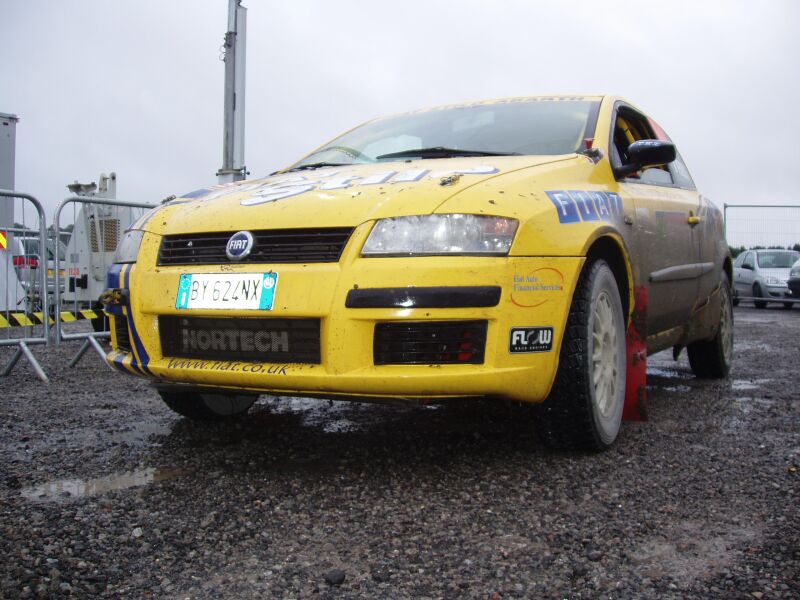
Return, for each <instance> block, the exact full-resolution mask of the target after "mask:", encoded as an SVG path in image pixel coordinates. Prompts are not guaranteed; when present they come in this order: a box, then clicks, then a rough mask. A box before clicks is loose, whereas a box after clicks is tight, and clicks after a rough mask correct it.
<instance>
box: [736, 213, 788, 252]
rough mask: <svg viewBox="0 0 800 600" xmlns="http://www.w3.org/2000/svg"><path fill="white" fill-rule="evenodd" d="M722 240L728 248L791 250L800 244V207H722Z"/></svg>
mask: <svg viewBox="0 0 800 600" xmlns="http://www.w3.org/2000/svg"><path fill="white" fill-rule="evenodd" d="M724 216H725V237H726V238H727V239H728V245H729V246H730V247H731V248H734V249H738V248H742V247H744V248H745V249H749V248H753V247H754V246H760V247H762V248H770V247H775V246H780V247H781V248H787V247H788V248H791V247H792V246H794V245H795V244H800V204H794V205H790V204H787V205H778V204H767V205H759V204H725V205H724Z"/></svg>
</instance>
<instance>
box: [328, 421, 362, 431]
mask: <svg viewBox="0 0 800 600" xmlns="http://www.w3.org/2000/svg"><path fill="white" fill-rule="evenodd" d="M357 429H358V425H357V424H356V423H353V422H352V421H349V420H348V419H335V420H333V421H327V422H325V423H324V424H323V426H322V430H323V431H324V432H325V433H347V432H348V431H356V430H357Z"/></svg>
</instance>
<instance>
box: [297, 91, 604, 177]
mask: <svg viewBox="0 0 800 600" xmlns="http://www.w3.org/2000/svg"><path fill="white" fill-rule="evenodd" d="M599 105H600V103H599V101H597V100H584V99H575V100H572V99H541V100H537V99H518V100H511V101H501V102H495V103H485V104H473V105H464V106H457V107H446V108H437V109H431V110H423V111H418V112H413V113H406V114H402V115H397V116H394V117H387V118H383V119H378V120H375V121H371V122H369V123H366V124H365V125H361V126H360V127H357V128H356V129H354V130H352V131H350V132H348V133H345V134H344V135H342V136H340V137H338V138H336V139H335V140H333V141H332V142H330V143H329V144H327V145H326V146H324V147H322V148H320V149H319V150H317V151H315V152H313V153H311V154H309V155H308V156H306V157H305V158H304V159H302V160H301V161H300V162H298V163H297V164H296V165H294V167H293V168H298V167H302V166H303V165H308V166H309V167H313V166H324V165H326V164H335V165H342V164H362V163H373V162H386V161H392V160H395V161H396V160H411V159H414V158H448V157H451V156H483V155H485V156H491V155H516V154H526V155H554V154H571V153H574V152H577V151H578V150H579V149H580V147H581V143H582V141H583V139H584V138H586V137H592V135H593V132H587V129H589V127H594V122H595V120H596V117H597V111H598V109H599ZM413 150H425V151H424V152H421V153H419V154H414V153H413V152H411V151H413Z"/></svg>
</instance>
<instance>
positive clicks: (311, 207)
mask: <svg viewBox="0 0 800 600" xmlns="http://www.w3.org/2000/svg"><path fill="white" fill-rule="evenodd" d="M575 157H576V155H574V154H572V155H559V156H519V157H516V156H515V157H507V156H503V157H500V156H497V157H496V156H490V157H470V158H453V159H437V160H415V161H402V162H391V163H381V164H369V165H348V166H343V167H325V168H320V169H314V170H309V171H296V172H293V173H283V174H276V175H273V176H270V177H265V178H263V179H256V180H247V181H241V182H236V183H233V184H223V185H217V186H211V187H208V188H203V189H200V190H196V191H194V192H191V193H189V194H185V195H183V196H181V197H180V198H177V199H175V200H173V201H172V202H170V203H169V204H167V205H166V206H165V207H164V208H162V210H161V211H159V212H158V213H157V214H158V218H152V219H150V220H149V221H148V223H146V224H145V225H144V226H143V228H144V229H147V230H148V231H153V232H154V233H199V232H204V231H212V230H215V231H236V230H241V229H281V228H302V227H346V226H357V225H359V224H361V223H364V222H366V221H370V220H373V219H380V218H385V217H398V216H408V215H421V214H430V213H433V212H435V211H436V209H437V208H438V207H440V206H441V205H442V204H444V203H445V202H447V201H448V200H449V199H451V198H452V197H453V196H455V195H457V194H459V193H461V192H463V191H464V190H466V189H468V188H470V187H473V186H474V185H476V184H479V183H482V182H485V181H486V180H488V179H492V178H498V177H505V176H510V174H512V173H518V172H519V171H520V170H526V169H530V168H535V167H539V166H541V165H545V164H551V163H554V162H559V161H565V160H574V159H575ZM450 206H452V205H448V208H449V207H450Z"/></svg>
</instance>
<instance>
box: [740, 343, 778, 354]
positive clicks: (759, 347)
mask: <svg viewBox="0 0 800 600" xmlns="http://www.w3.org/2000/svg"><path fill="white" fill-rule="evenodd" d="M733 350H734V351H735V352H743V351H747V352H751V351H758V352H772V346H770V345H769V344H765V343H763V342H734V344H733Z"/></svg>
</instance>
